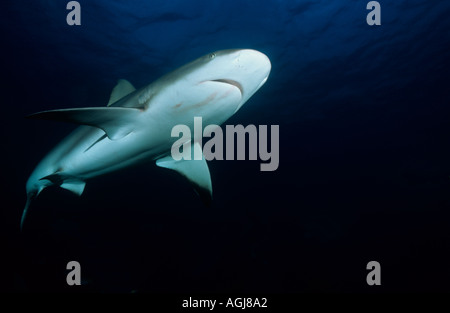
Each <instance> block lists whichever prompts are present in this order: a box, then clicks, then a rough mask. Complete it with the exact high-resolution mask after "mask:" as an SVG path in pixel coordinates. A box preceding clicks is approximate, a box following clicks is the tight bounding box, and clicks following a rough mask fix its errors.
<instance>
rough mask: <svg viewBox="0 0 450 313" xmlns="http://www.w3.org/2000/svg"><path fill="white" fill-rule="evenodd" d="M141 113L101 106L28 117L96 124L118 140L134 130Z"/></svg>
mask: <svg viewBox="0 0 450 313" xmlns="http://www.w3.org/2000/svg"><path fill="white" fill-rule="evenodd" d="M140 114H141V110H139V109H136V108H123V107H99V108H81V109H62V110H52V111H43V112H39V113H35V114H32V115H29V116H27V118H34V119H42V120H55V121H62V122H70V123H75V124H81V125H89V126H94V127H98V128H100V129H102V130H104V131H105V133H106V135H107V136H108V138H109V139H111V140H117V139H121V138H123V137H125V136H126V135H128V134H129V133H131V132H132V131H133V130H134V125H135V123H134V121H135V120H136V119H137V118H138V117H139V115H140Z"/></svg>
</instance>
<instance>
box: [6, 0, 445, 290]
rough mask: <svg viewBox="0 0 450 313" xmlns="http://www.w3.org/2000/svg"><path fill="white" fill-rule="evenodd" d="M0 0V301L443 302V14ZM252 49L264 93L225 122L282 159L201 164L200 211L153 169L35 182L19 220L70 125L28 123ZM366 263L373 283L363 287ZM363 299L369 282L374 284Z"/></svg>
mask: <svg viewBox="0 0 450 313" xmlns="http://www.w3.org/2000/svg"><path fill="white" fill-rule="evenodd" d="M67 2H68V1H63V0H58V1H43V0H42V1H24V0H17V1H2V2H1V4H0V26H1V27H0V31H1V36H2V37H1V38H2V42H3V44H2V49H1V58H0V60H1V61H0V62H1V68H2V76H3V79H2V83H1V85H0V86H1V87H0V88H1V91H2V93H1V94H2V101H1V103H2V114H1V116H2V122H1V133H2V158H1V161H2V168H3V175H2V180H1V184H2V186H1V194H2V205H1V208H2V209H1V211H2V218H1V220H2V226H1V231H2V238H3V239H4V242H5V244H4V245H3V249H4V250H3V251H4V253H2V264H3V265H2V272H3V273H4V274H3V275H4V276H3V279H2V289H4V290H9V291H67V292H73V291H74V289H71V288H72V287H68V286H67V285H66V281H65V278H66V274H67V271H66V268H65V266H66V264H67V262H68V261H71V260H77V261H78V262H80V264H81V266H82V277H83V284H84V285H83V286H81V287H80V288H79V289H78V290H77V291H102V292H131V291H138V292H139V291H147V292H209V291H211V292H265V293H271V292H308V291H320V292H322V291H327V292H374V291H375V292H376V291H382V292H383V291H385V292H391V291H392V292H393V291H446V292H448V291H450V287H449V285H448V281H449V279H450V269H449V267H448V264H449V263H450V253H449V248H450V227H449V225H450V162H449V160H450V148H449V143H450V108H449V100H450V88H449V86H448V85H449V82H450V58H449V51H450V19H449V18H448V16H449V14H450V3H449V2H447V1H429V0H427V1H426V0H410V1H405V0H397V1H380V4H381V13H382V15H381V22H382V24H381V25H380V26H369V25H367V23H366V16H367V14H368V13H369V11H368V10H367V9H366V5H367V2H368V1H361V0H359V1H355V0H353V1H350V0H346V1H343V0H342V1H340V0H339V1H338V0H336V1H330V0H320V1H312V0H304V1H300V0H295V1H294V0H292V1H281V0H261V1H234V0H233V1H231V0H230V1H186V0H184V1H181V0H178V1H175V0H173V1H165V0H164V1H163V0H160V1H156V0H148V1H144V0H140V1H137V0H136V1H118V0H114V1H112V0H111V1H106V0H94V1H83V0H81V1H79V2H80V4H81V25H80V26H68V25H67V23H66V15H67V14H68V12H69V11H68V10H67V9H66V4H67ZM229 48H251V49H256V50H259V51H261V52H263V53H265V54H266V55H267V56H268V57H269V58H270V60H271V62H272V71H271V74H270V76H269V79H268V81H267V82H266V84H265V85H264V86H263V87H262V88H261V90H259V91H258V92H257V93H256V94H255V95H254V96H253V97H252V98H251V99H250V100H249V101H248V102H247V103H246V104H245V105H244V106H243V107H242V109H241V110H240V111H239V112H238V113H237V114H235V115H234V116H233V117H232V118H231V119H230V120H228V121H227V124H243V125H249V124H254V125H279V126H280V166H279V168H278V170H277V171H274V172H260V171H259V163H260V162H259V161H212V162H209V166H210V172H211V176H212V183H213V188H214V201H213V204H212V206H211V207H205V206H204V205H203V204H202V202H201V201H200V200H199V199H198V197H197V196H196V194H195V193H194V192H193V191H192V188H191V187H190V186H189V184H188V183H186V181H185V180H184V179H183V178H182V177H180V176H179V175H177V174H176V173H174V172H171V171H168V170H166V169H162V168H158V167H156V166H154V165H153V164H148V165H144V166H136V167H133V168H129V169H126V170H123V171H120V172H115V173H111V174H108V175H105V176H102V177H98V178H95V179H92V180H91V181H88V182H87V186H86V189H85V192H84V194H83V195H82V196H81V197H77V196H75V195H73V194H71V193H70V192H68V191H66V190H62V189H59V188H49V189H47V190H45V191H44V192H42V195H40V196H39V198H38V199H37V200H36V201H35V203H34V204H33V207H32V208H31V209H30V215H29V220H28V221H27V227H25V229H24V230H23V231H22V232H20V230H19V221H20V216H21V213H22V210H23V206H24V204H25V196H26V195H25V182H26V180H27V178H28V176H29V175H30V173H31V171H32V170H33V168H34V167H35V166H36V164H37V163H38V162H39V161H40V160H41V158H42V157H43V156H44V155H45V154H46V153H47V152H48V151H49V150H50V149H51V148H52V147H54V146H55V145H56V144H57V143H58V142H59V141H60V140H61V139H62V138H63V137H64V136H66V135H67V134H68V133H69V132H70V131H71V130H73V129H74V126H73V125H68V124H67V125H66V124H63V123H53V122H47V121H35V120H27V119H25V118H24V117H25V116H26V115H28V114H31V113H34V112H38V111H43V110H49V109H61V108H76V107H89V106H104V105H106V103H107V102H108V99H109V94H110V92H111V90H112V88H113V87H114V85H115V84H116V81H117V80H118V79H120V78H125V79H128V80H130V81H131V82H132V83H133V84H134V85H135V86H137V87H142V86H144V85H145V84H148V83H150V82H152V81H153V80H155V79H157V78H159V77H160V76H162V75H163V74H165V73H167V72H169V71H171V70H174V69H176V68H178V67H180V66H182V65H183V64H185V63H187V62H189V61H191V60H193V59H196V58H198V57H200V56H202V55H205V54H207V53H210V52H212V51H216V50H221V49H229ZM372 260H375V261H378V262H379V263H380V264H381V268H382V285H381V286H374V287H370V286H368V285H367V283H366V275H367V273H368V271H367V270H366V265H367V263H368V262H369V261H372ZM377 288H378V289H377Z"/></svg>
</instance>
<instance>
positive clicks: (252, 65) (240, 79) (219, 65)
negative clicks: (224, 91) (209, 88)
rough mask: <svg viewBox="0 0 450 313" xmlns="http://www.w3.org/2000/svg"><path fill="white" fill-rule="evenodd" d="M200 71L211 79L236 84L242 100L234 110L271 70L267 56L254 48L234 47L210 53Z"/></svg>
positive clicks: (248, 96) (250, 94) (265, 78)
mask: <svg viewBox="0 0 450 313" xmlns="http://www.w3.org/2000/svg"><path fill="white" fill-rule="evenodd" d="M203 58H205V59H208V62H207V64H206V65H204V67H203V68H202V71H204V72H205V74H206V73H208V74H206V75H205V76H210V79H211V80H214V79H215V80H216V81H219V82H224V83H229V84H231V85H234V86H236V87H237V88H238V89H239V90H240V92H241V94H242V100H241V103H240V105H239V107H238V108H237V109H236V111H237V110H238V109H239V108H240V107H241V106H242V105H243V104H244V103H245V102H246V101H247V100H248V99H249V98H250V97H251V96H252V95H253V94H254V93H255V92H256V91H257V90H258V89H259V88H260V87H261V86H262V85H264V83H265V82H266V81H267V78H268V77H269V73H270V70H271V64H270V60H269V58H268V57H267V56H266V55H265V54H263V53H261V52H259V51H256V50H251V49H236V50H221V51H217V52H214V53H210V54H209V55H207V56H204V57H203Z"/></svg>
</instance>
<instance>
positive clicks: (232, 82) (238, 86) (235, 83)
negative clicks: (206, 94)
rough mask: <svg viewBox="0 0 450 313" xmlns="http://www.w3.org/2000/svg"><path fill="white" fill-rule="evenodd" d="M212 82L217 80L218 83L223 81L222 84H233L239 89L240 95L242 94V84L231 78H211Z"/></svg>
mask: <svg viewBox="0 0 450 313" xmlns="http://www.w3.org/2000/svg"><path fill="white" fill-rule="evenodd" d="M211 81H212V82H218V83H223V84H228V85H232V86H235V87H236V88H237V89H239V91H240V92H241V95H243V94H244V88H242V85H241V84H240V83H239V82H237V81H235V80H232V79H213V80H211Z"/></svg>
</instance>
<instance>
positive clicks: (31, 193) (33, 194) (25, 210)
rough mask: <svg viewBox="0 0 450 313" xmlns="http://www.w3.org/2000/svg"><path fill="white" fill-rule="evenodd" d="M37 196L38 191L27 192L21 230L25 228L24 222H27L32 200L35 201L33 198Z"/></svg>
mask: <svg viewBox="0 0 450 313" xmlns="http://www.w3.org/2000/svg"><path fill="white" fill-rule="evenodd" d="M36 196H37V192H29V193H27V202H26V203H25V209H24V210H23V213H22V219H21V220H20V230H22V229H23V223H24V222H25V217H26V216H27V213H28V209H29V207H30V204H31V201H33V199H34V198H36Z"/></svg>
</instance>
